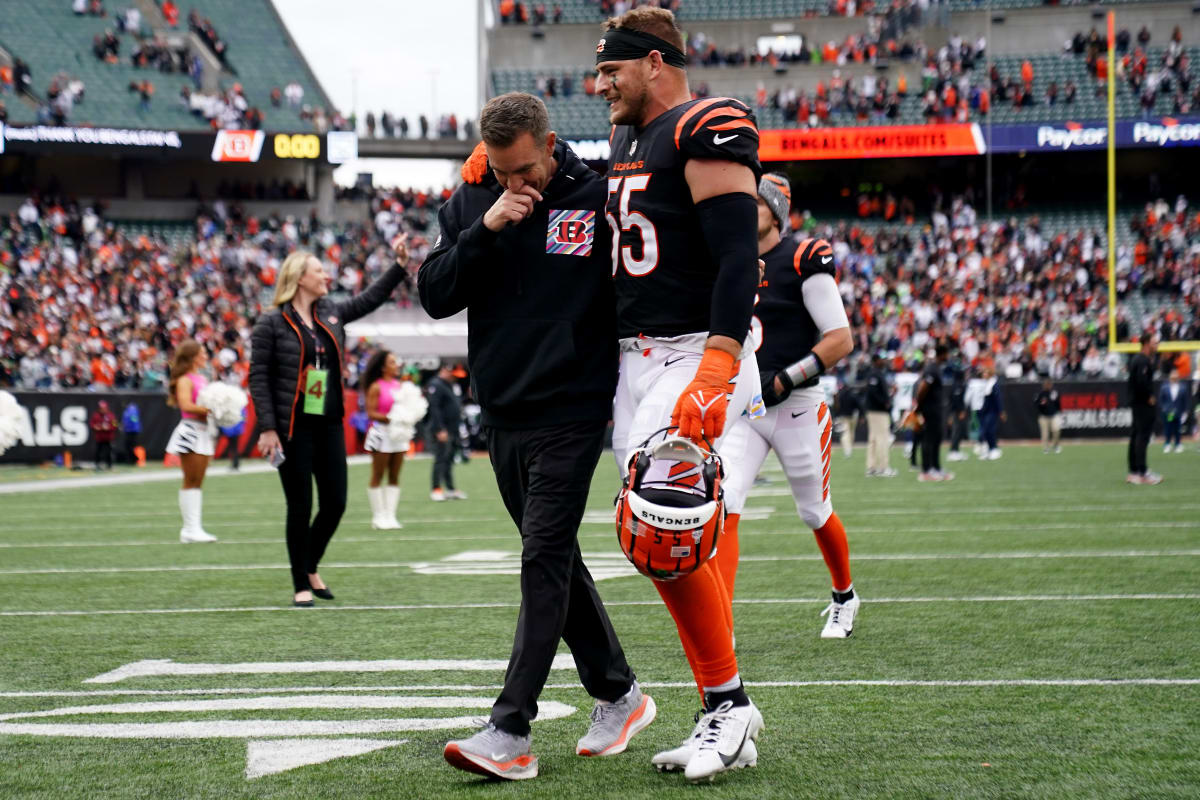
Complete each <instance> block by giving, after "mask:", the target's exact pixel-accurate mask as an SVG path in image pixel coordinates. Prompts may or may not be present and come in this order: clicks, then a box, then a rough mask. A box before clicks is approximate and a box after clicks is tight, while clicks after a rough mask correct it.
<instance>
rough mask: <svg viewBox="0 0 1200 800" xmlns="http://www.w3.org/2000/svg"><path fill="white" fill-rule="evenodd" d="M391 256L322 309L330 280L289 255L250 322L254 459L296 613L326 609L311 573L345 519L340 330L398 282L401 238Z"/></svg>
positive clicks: (404, 260) (307, 257)
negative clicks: (277, 512) (260, 459)
mask: <svg viewBox="0 0 1200 800" xmlns="http://www.w3.org/2000/svg"><path fill="white" fill-rule="evenodd" d="M394 248H395V251H396V263H395V264H394V265H393V266H392V267H391V268H390V269H389V270H388V271H387V272H385V273H384V274H383V275H382V276H381V277H380V278H379V279H378V280H376V281H375V282H374V283H372V284H371V285H370V286H369V287H367V289H366V290H365V291H363V292H362V293H361V294H358V295H355V296H354V297H352V298H350V299H349V300H346V301H343V302H332V301H330V300H326V299H324V298H325V295H326V294H328V293H329V284H330V283H331V281H332V278H331V276H330V275H329V274H328V273H327V272H326V271H325V268H324V267H323V266H322V265H321V262H320V261H319V260H317V258H316V257H315V256H313V255H312V254H311V253H308V252H306V251H303V250H297V251H295V252H293V253H292V254H291V255H289V256H288V257H287V258H286V259H285V260H284V262H283V265H282V266H281V267H280V269H279V276H278V278H277V279H276V283H275V310H274V311H271V312H269V313H267V314H264V315H263V316H261V317H259V318H258V321H257V322H255V324H254V332H253V334H252V335H251V353H250V395H251V397H252V398H253V399H254V408H255V411H256V413H257V414H258V422H259V430H260V431H262V433H261V435H260V436H259V437H258V449H259V451H260V452H261V453H262V454H263V456H264V457H265V458H267V459H268V460H270V461H271V463H272V464H274V465H276V466H278V467H279V479H280V481H281V482H282V483H283V494H284V497H285V498H286V500H287V548H288V559H289V560H290V561H291V566H292V586H293V589H294V590H295V596H294V598H293V604H294V605H297V606H311V605H312V604H313V595H316V596H317V597H320V598H322V599H324V600H332V599H333V594H332V593H331V592H330V591H329V587H328V586H326V585H325V582H324V581H322V580H321V576H320V575H319V574H318V573H317V565H318V564H319V563H320V561H321V556H322V555H324V553H325V547H326V545H328V544H329V540H330V538H331V537H332V536H333V534H334V531H336V530H337V526H338V522H339V521H340V520H341V518H342V513H343V512H344V511H345V510H346V440H345V435H344V433H343V427H342V418H343V416H344V415H345V412H346V409H345V408H344V405H343V402H342V367H343V363H344V353H345V342H346V333H345V329H344V326H345V325H346V323H348V322H352V321H354V320H356V319H358V318H359V317H362V316H365V315H367V314H369V313H371V312H372V311H374V310H375V309H377V308H379V306H381V305H383V303H384V302H385V301H386V300H387V299H388V297H389V296H390V295H391V293H392V290H393V289H395V288H396V286H397V284H399V283H400V281H401V280H403V279H404V276H405V267H406V266H407V265H408V249H407V240H406V236H400V237H398V238H397V239H396V241H395V243H394ZM314 479H315V480H316V484H317V504H318V507H317V515H316V517H313V516H312V504H313V503H312V500H313V488H312V487H313V481H314ZM310 520H311V522H310Z"/></svg>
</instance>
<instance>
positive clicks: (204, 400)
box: [196, 382, 248, 428]
mask: <svg viewBox="0 0 1200 800" xmlns="http://www.w3.org/2000/svg"><path fill="white" fill-rule="evenodd" d="M247 402H248V399H247V397H246V393H245V392H244V391H242V390H241V388H239V387H237V386H230V385H229V384H228V383H217V382H214V383H210V384H208V385H207V386H205V387H204V388H203V389H202V390H201V391H200V394H199V395H197V396H196V405H199V406H204V407H205V408H207V409H208V420H209V422H210V423H213V424H215V425H216V426H218V427H221V428H229V427H232V426H234V425H236V424H238V422H240V421H241V419H242V412H243V411H244V410H245V408H246V403H247Z"/></svg>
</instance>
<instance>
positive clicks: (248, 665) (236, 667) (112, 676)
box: [84, 655, 575, 683]
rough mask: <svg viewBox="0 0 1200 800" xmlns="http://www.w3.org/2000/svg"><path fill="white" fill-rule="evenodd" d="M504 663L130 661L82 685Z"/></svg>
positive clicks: (558, 665) (500, 667)
mask: <svg viewBox="0 0 1200 800" xmlns="http://www.w3.org/2000/svg"><path fill="white" fill-rule="evenodd" d="M507 667H508V662H507V661H505V660H503V659H486V658H463V659H453V658H426V659H391V660H382V661H248V662H242V663H237V664H195V663H191V664H189V663H179V662H177V661H173V660H171V659H169V658H161V659H160V658H152V659H146V660H143V661H133V662H130V663H128V664H124V665H122V666H120V667H117V668H116V669H114V670H111V671H109V672H105V673H102V674H100V675H97V676H95V677H93V678H88V679H87V680H85V681H84V683H117V682H118V681H123V680H127V679H129V678H144V677H149V676H159V675H268V674H271V675H273V674H280V673H282V674H287V675H298V674H301V673H313V672H442V671H447V670H457V671H463V672H476V671H478V672H503V671H504V670H505V669H506V668H507ZM550 668H551V669H575V660H574V659H573V658H572V657H571V656H569V655H560V656H555V657H554V662H553V664H552V665H551V667H550Z"/></svg>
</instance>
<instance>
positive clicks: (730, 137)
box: [713, 133, 737, 144]
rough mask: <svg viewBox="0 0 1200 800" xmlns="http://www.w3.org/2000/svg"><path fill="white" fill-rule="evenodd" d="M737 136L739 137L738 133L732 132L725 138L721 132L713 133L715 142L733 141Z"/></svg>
mask: <svg viewBox="0 0 1200 800" xmlns="http://www.w3.org/2000/svg"><path fill="white" fill-rule="evenodd" d="M736 138H737V134H736V133H731V134H729V135H728V136H726V137H724V138H721V134H719V133H718V134H714V135H713V144H725V143H726V142H732V141H733V140H734V139H736Z"/></svg>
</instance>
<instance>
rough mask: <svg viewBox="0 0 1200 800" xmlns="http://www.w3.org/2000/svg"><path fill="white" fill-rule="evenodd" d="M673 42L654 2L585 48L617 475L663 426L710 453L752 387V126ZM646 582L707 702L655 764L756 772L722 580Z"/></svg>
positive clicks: (712, 573)
mask: <svg viewBox="0 0 1200 800" xmlns="http://www.w3.org/2000/svg"><path fill="white" fill-rule="evenodd" d="M683 47H684V45H683V35H682V33H681V32H680V30H679V28H678V27H677V26H676V25H675V18H674V16H673V15H672V14H671V12H669V11H666V10H663V9H659V8H638V9H634V10H632V11H629V12H627V13H625V14H623V15H621V16H619V17H615V18H612V19H610V20H608V22H607V23H606V25H605V31H604V34H603V36H602V38H601V39H600V41H599V43H598V44H597V46H596V70H597V72H598V73H599V75H598V79H597V83H596V91H597V93H598V94H600V95H601V96H603V97H604V99H605V100H607V101H608V103H609V107H610V121H611V122H612V124H613V129H612V133H611V135H610V137H609V141H610V144H611V156H610V158H609V165H608V205H607V209H606V210H607V215H606V216H607V218H608V224H609V226H610V227H611V229H612V232H613V237H612V238H613V253H612V256H613V280H614V286H615V289H616V297H617V319H618V323H617V324H618V335H619V336H620V338H621V351H622V352H621V369H620V380H619V383H618V386H617V396H616V401H615V404H614V411H613V420H614V427H613V451H614V454H615V455H616V458H617V463H618V465H619V467H620V469H621V471H622V474H623V475H627V474H628V464H627V458H628V456H629V454H630V452H631V450H632V449H634V448H635V447H636V446H637V445H638V444H639V443H641V442H642V441H644V440H646V439H647V438H648V437H650V435H651V434H652V433H654V432H655V431H657V430H660V429H663V428H666V427H668V426H677V428H678V432H679V435H681V436H684V437H687V438H690V439H692V440H694V441H696V442H697V443H704V442H705V441H707V442H708V443H709V445H711V446H713V447H715V448H716V450H717V451H718V452H720V448H721V439H722V435H723V434H724V432H725V428H726V424H725V423H726V415H727V413H728V414H729V415H733V416H736V415H739V414H741V413H742V410H743V409H745V408H747V407H751V406H752V405H753V403H754V401H755V399H756V398H757V396H758V394H759V385H758V371H757V368H756V366H755V362H754V353H753V348H752V347H749V346H743V345H744V344H748V334H749V328H750V317H751V312H752V308H753V305H754V290H755V286H756V285H757V282H758V268H757V245H756V240H755V214H756V210H755V198H756V196H757V189H758V176H759V174H760V173H761V167H760V166H759V163H758V129H757V127H756V125H755V120H754V115H753V114H752V113H751V111H750V109H749V108H747V107H746V106H745V105H743V104H742V103H741V102H739V101H737V100H733V99H730V98H724V97H716V98H708V99H704V100H693V99H692V98H691V92H690V91H689V89H688V83H687V73H686V72H685V70H684V66H685V64H686V59H685V56H684V53H683ZM725 468H726V470H727V472H730V473H732V472H734V471H735V470H736V468H737V467H736V465H734V464H731V463H728V462H726V463H725ZM723 536H724V534H723ZM725 544H726V540H725V538H722V539H721V547H725ZM654 583H655V587H656V588H657V590H658V592H659V594H660V595H661V596H662V598H663V600H664V602H665V603H666V605H667V608H668V609H669V610H670V612H671V615H672V617H673V618H674V620H675V623H676V626H677V628H678V630H679V637H680V640H681V642H682V644H683V647H684V651H685V653H686V654H687V656H688V662H689V664H690V666H691V668H692V673H693V675H694V676H695V678H696V683H697V686H698V688H699V689H700V692H701V695H702V696H703V698H704V708H703V711H702V713H701V715H700V716H699V718H698V719H697V724H696V727H695V728H694V729H693V732H692V735H691V736H690V737H689V738H688V739H687V740H686V741H685V742H684V743H683V745H682V746H681V747H678V748H676V749H674V750H670V751H667V752H663V753H659V754H658V755H656V756H655V757H654V759H653V763H654V764H655V766H656V767H658V768H659V769H660V770H677V769H683V770H684V773H685V775H686V776H687V777H688V778H689V779H691V780H701V779H705V778H711V777H712V776H713V775H715V774H716V773H718V772H721V771H724V770H726V769H734V768H738V767H743V766H752V765H754V764H755V763H756V761H757V749H756V747H755V743H754V740H755V739H756V737H757V736H758V732H759V730H761V728H762V715H761V713H759V711H758V709H757V708H756V707H755V706H754V704H753V703H751V702H750V698H749V697H747V696H746V692H745V689H744V688H743V686H742V680H741V677H740V675H739V672H738V664H737V658H736V656H735V655H734V650H733V642H732V618H731V615H730V608H729V600H728V596H727V594H726V593H725V590H724V586H723V585H722V583H721V577H720V573H719V572H718V571H717V569H716V568H715V565H713V564H712V562H708V563H705V564H704V565H702V566H701V567H700V568H699V569H697V570H696V571H695V572H692V573H691V574H689V575H687V576H686V577H683V578H679V579H677V580H674V581H669V582H668V581H657V580H656V581H655V582H654ZM714 620H715V621H718V623H719V622H720V621H721V620H724V624H715V625H714V624H713V622H714Z"/></svg>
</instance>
